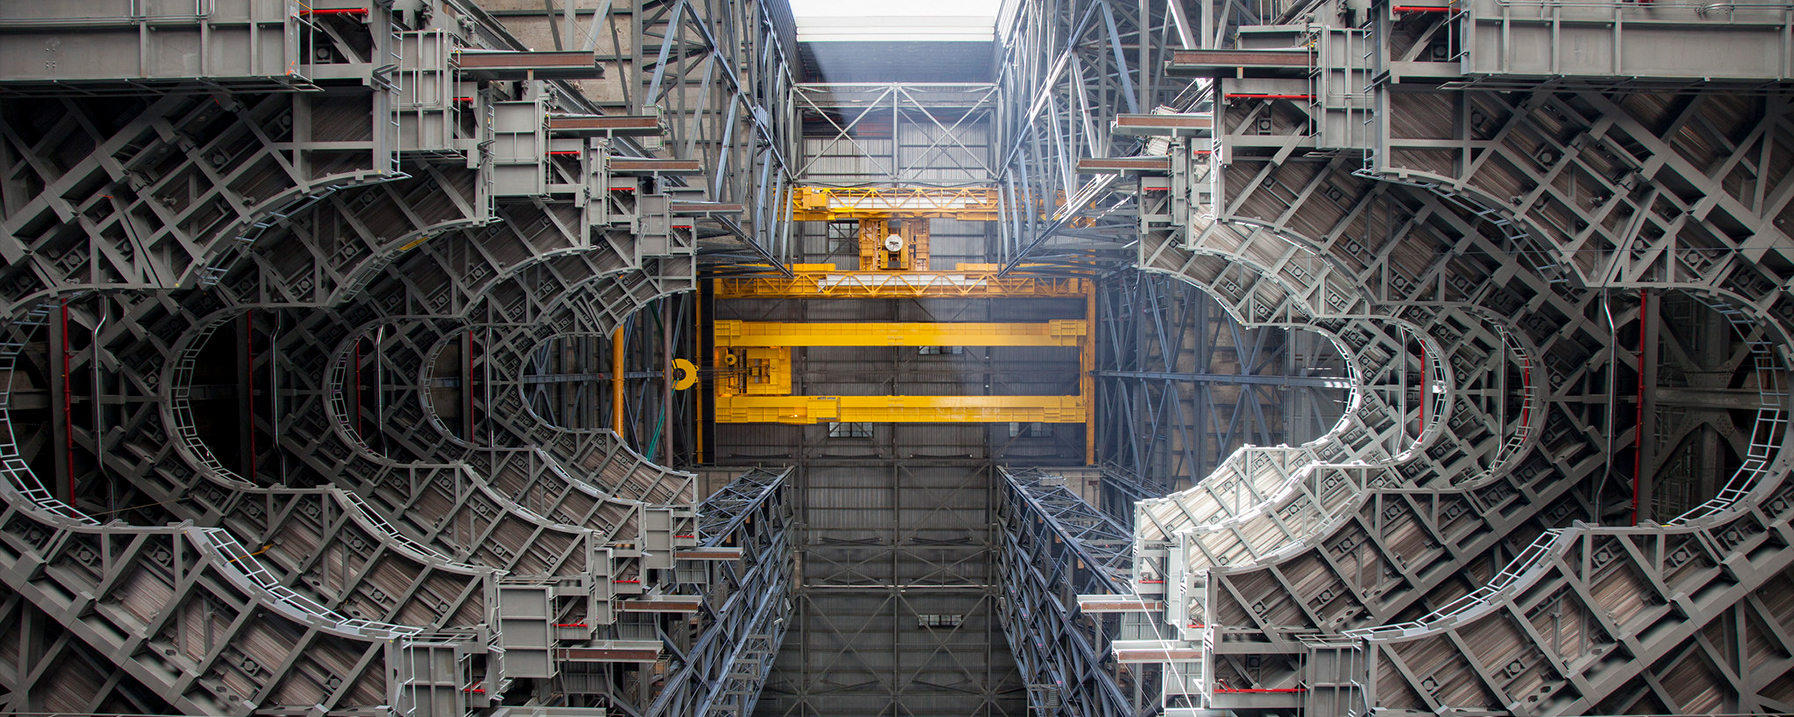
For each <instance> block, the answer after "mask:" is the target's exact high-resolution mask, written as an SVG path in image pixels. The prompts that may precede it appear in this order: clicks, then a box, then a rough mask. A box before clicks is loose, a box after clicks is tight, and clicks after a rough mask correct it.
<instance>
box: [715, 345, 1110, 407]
mask: <svg viewBox="0 0 1794 717" xmlns="http://www.w3.org/2000/svg"><path fill="white" fill-rule="evenodd" d="M1089 334H1090V331H1089V325H1088V324H1087V323H1086V322H1085V321H1084V320H1082V319H1065V320H1057V321H1051V322H1047V323H840V324H831V323H816V324H801V323H779V322H748V321H718V322H716V329H715V342H716V344H715V345H716V354H717V356H716V358H717V365H719V366H724V367H727V368H729V369H731V371H730V372H729V374H728V375H727V376H725V377H722V378H719V380H718V381H717V382H716V422H717V423H799V424H803V423H817V422H821V421H838V422H843V423H859V422H866V423H888V422H928V423H1009V422H1016V423H1086V422H1087V419H1088V417H1089V412H1090V405H1089V403H1088V400H1089V395H1090V392H1089V390H1088V389H1087V387H1086V386H1085V382H1084V381H1080V382H1079V388H1080V390H1079V393H1078V395H1075V396H792V395H790V393H791V349H792V348H794V347H799V346H1066V347H1076V348H1078V349H1079V357H1080V358H1079V364H1080V366H1081V367H1082V370H1083V371H1084V372H1085V373H1086V374H1087V373H1088V371H1089V367H1088V366H1084V364H1086V363H1087V362H1088V357H1089V356H1090V352H1089V351H1087V350H1084V349H1085V347H1086V346H1087V345H1088V342H1089V340H1090V335H1089Z"/></svg>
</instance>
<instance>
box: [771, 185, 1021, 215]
mask: <svg viewBox="0 0 1794 717" xmlns="http://www.w3.org/2000/svg"><path fill="white" fill-rule="evenodd" d="M1001 205H1002V195H1001V193H1000V192H999V191H998V190H997V189H996V188H994V187H962V188H946V189H943V188H938V187H797V188H795V189H794V190H792V192H791V220H792V221H797V222H823V221H839V220H844V219H865V218H877V219H883V218H887V217H926V218H938V219H958V220H961V221H973V222H994V221H997V220H998V219H1000V218H1001V215H1000V214H999V213H998V208H999V207H1000V206H1001Z"/></svg>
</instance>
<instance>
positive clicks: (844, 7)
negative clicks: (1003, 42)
mask: <svg viewBox="0 0 1794 717" xmlns="http://www.w3.org/2000/svg"><path fill="white" fill-rule="evenodd" d="M1001 7H1002V0H901V1H894V0H791V14H792V15H793V16H794V17H795V18H796V19H797V40H798V42H990V41H992V40H993V39H994V38H995V35H996V25H997V11H998V10H999V9H1000V8H1001Z"/></svg>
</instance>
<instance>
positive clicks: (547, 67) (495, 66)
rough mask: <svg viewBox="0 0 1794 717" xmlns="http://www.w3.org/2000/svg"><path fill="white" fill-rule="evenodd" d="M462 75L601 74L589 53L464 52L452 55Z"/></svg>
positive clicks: (560, 76)
mask: <svg viewBox="0 0 1794 717" xmlns="http://www.w3.org/2000/svg"><path fill="white" fill-rule="evenodd" d="M455 63H456V65H458V66H459V67H460V69H461V76H463V77H466V78H469V79H475V80H527V79H531V78H534V79H538V80H596V79H601V78H603V77H604V68H603V67H600V66H599V65H598V56H597V55H594V54H592V53H590V52H467V51H463V52H461V53H459V54H457V55H456V56H455Z"/></svg>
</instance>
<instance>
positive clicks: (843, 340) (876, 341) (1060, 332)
mask: <svg viewBox="0 0 1794 717" xmlns="http://www.w3.org/2000/svg"><path fill="white" fill-rule="evenodd" d="M1087 333H1088V331H1087V327H1086V325H1085V323H1084V320H1083V319H1059V320H1054V321H1051V322H1048V323H1030V324H1021V323H1015V324H1000V323H975V322H960V323H896V322H891V323H782V322H776V321H728V320H724V321H718V322H716V347H717V348H719V349H722V348H744V347H750V346H753V347H789V346H1078V345H1080V344H1082V343H1083V341H1084V336H1085V335H1086V334H1087Z"/></svg>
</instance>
